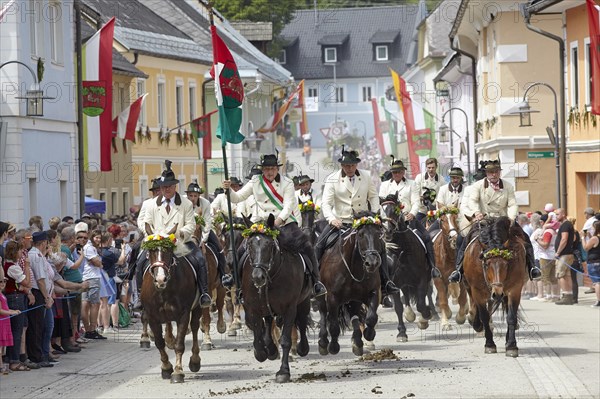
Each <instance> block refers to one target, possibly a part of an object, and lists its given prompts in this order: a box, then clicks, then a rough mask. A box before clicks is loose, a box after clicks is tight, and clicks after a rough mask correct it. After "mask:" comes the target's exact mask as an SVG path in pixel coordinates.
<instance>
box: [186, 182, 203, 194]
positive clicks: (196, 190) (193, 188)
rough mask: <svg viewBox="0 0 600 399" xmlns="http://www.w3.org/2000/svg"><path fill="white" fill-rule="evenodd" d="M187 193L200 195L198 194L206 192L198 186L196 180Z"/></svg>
mask: <svg viewBox="0 0 600 399" xmlns="http://www.w3.org/2000/svg"><path fill="white" fill-rule="evenodd" d="M185 192H186V193H198V194H202V193H203V192H204V190H203V189H202V187H200V186H199V185H198V182H197V181H196V180H194V181H193V182H191V183H190V184H189V186H188V188H187V190H185Z"/></svg>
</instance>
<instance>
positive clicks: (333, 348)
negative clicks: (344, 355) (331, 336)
mask: <svg viewBox="0 0 600 399" xmlns="http://www.w3.org/2000/svg"><path fill="white" fill-rule="evenodd" d="M327 350H329V353H331V354H332V355H337V354H338V353H339V352H340V344H339V343H337V342H331V343H330V344H329V347H328V348H327Z"/></svg>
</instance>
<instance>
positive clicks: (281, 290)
mask: <svg viewBox="0 0 600 399" xmlns="http://www.w3.org/2000/svg"><path fill="white" fill-rule="evenodd" d="M274 223H275V217H274V216H273V215H272V214H271V215H269V218H268V219H267V221H266V223H265V224H262V223H255V224H253V225H251V226H250V228H249V229H248V230H246V232H247V233H246V234H245V235H246V236H247V238H246V251H247V254H248V256H247V257H246V258H245V259H244V260H243V264H242V270H243V273H242V290H243V292H244V311H245V313H246V325H247V326H248V328H250V330H252V332H253V334H254V342H253V346H254V357H255V358H256V360H258V361H259V362H264V361H265V360H266V359H267V358H268V359H269V360H275V359H277V358H278V356H279V350H278V348H277V346H276V345H275V343H274V342H273V338H272V335H271V327H272V324H273V320H275V318H276V317H281V319H282V320H283V330H282V334H281V349H282V352H283V354H282V356H281V367H280V369H279V371H278V372H277V374H276V381H277V382H278V383H286V382H289V381H290V366H289V353H290V348H291V346H292V345H291V331H292V327H293V326H294V325H296V327H297V328H298V330H299V332H300V343H299V344H298V349H297V352H298V355H300V356H306V355H307V354H308V352H309V349H310V348H309V345H308V338H307V335H306V334H307V328H308V320H309V313H310V302H309V301H310V296H311V293H312V285H311V284H310V282H309V279H308V276H307V275H306V274H305V272H304V263H303V260H302V259H301V255H300V254H299V253H298V250H297V248H291V250H286V249H281V248H280V247H279V240H278V239H277V235H278V233H279V231H278V230H275V227H274ZM297 239H298V240H303V238H302V237H298V238H297ZM290 244H291V245H292V246H293V243H290ZM299 244H300V243H298V247H299V246H300V245H299Z"/></svg>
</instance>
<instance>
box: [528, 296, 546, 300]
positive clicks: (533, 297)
mask: <svg viewBox="0 0 600 399" xmlns="http://www.w3.org/2000/svg"><path fill="white" fill-rule="evenodd" d="M529 300H530V301H543V300H544V298H543V297H539V296H532V297H531V298H529Z"/></svg>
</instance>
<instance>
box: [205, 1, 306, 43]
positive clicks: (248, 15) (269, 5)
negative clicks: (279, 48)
mask: <svg viewBox="0 0 600 399" xmlns="http://www.w3.org/2000/svg"><path fill="white" fill-rule="evenodd" d="M213 3H214V8H216V9H217V10H218V11H219V12H220V13H221V14H223V15H224V16H225V18H227V19H229V20H231V21H252V22H272V23H273V37H276V36H277V35H279V33H280V32H281V30H282V29H283V27H284V26H285V24H287V23H288V22H290V21H291V20H292V18H293V15H294V11H295V10H296V0H277V1H272V0H215V1H214V2H213Z"/></svg>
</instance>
